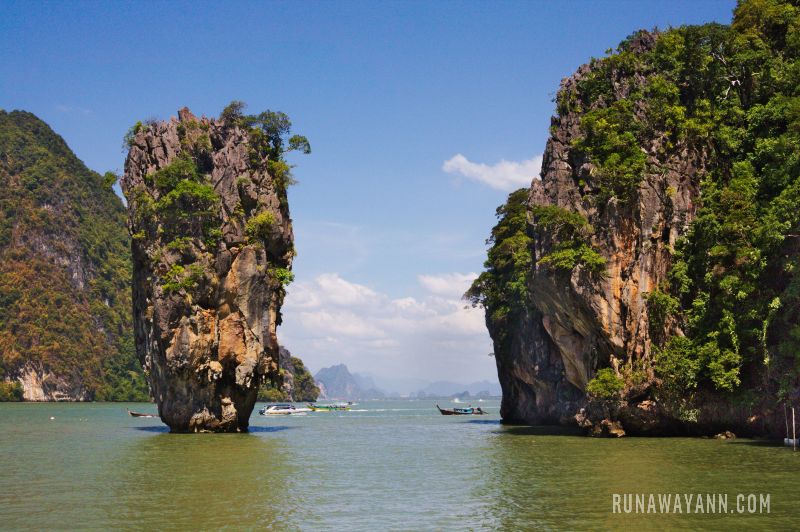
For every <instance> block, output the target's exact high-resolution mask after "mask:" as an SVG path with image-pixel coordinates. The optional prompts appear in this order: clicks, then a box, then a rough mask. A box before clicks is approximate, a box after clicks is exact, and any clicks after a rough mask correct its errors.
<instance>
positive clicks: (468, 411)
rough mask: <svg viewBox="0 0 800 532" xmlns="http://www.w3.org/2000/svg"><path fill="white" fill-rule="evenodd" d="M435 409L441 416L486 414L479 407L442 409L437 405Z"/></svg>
mask: <svg viewBox="0 0 800 532" xmlns="http://www.w3.org/2000/svg"><path fill="white" fill-rule="evenodd" d="M436 408H438V409H439V412H441V414H442V415H443V416H482V415H484V414H488V412H485V411H484V410H483V409H482V408H481V407H478V408H472V407H471V406H470V407H467V408H442V407H440V406H439V405H436Z"/></svg>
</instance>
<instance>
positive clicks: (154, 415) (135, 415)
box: [128, 409, 158, 417]
mask: <svg viewBox="0 0 800 532" xmlns="http://www.w3.org/2000/svg"><path fill="white" fill-rule="evenodd" d="M128 413H129V414H130V415H131V417H158V415H157V414H143V413H141V412H132V411H131V410H130V409H128Z"/></svg>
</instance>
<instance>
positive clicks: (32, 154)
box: [0, 111, 148, 400]
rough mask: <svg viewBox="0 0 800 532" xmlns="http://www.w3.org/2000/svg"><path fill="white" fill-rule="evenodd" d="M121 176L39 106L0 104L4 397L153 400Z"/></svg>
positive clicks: (0, 326) (0, 295) (1, 370)
mask: <svg viewBox="0 0 800 532" xmlns="http://www.w3.org/2000/svg"><path fill="white" fill-rule="evenodd" d="M115 179H116V177H115V176H114V175H113V174H110V173H108V174H106V175H105V176H101V175H99V174H97V173H96V172H93V171H91V170H89V169H88V168H86V166H85V165H84V164H83V163H82V162H81V161H80V160H79V159H78V158H77V157H76V156H75V155H74V154H73V153H72V151H71V150H70V149H69V147H68V146H67V145H66V143H65V142H64V140H63V139H62V138H61V137H60V136H58V135H57V134H56V133H54V132H53V131H52V130H51V129H50V127H49V126H48V125H47V124H45V123H44V122H42V121H41V120H40V119H38V118H37V117H36V116H34V115H33V114H31V113H27V112H22V111H13V112H5V111H0V378H3V379H5V380H4V381H3V382H2V389H0V392H2V394H0V395H3V396H5V397H6V398H18V397H19V396H20V395H21V392H23V391H24V395H25V399H28V400H92V399H95V400H147V399H148V391H147V386H146V384H145V381H144V376H143V373H142V370H141V368H140V366H139V363H138V361H137V360H136V356H135V350H134V346H133V331H132V325H131V289H130V282H131V261H130V250H129V237H128V234H127V230H126V226H125V221H126V215H125V208H124V206H123V204H122V201H121V200H120V198H119V197H118V196H117V195H116V194H115V193H114V192H113V190H112V185H113V184H114V182H115Z"/></svg>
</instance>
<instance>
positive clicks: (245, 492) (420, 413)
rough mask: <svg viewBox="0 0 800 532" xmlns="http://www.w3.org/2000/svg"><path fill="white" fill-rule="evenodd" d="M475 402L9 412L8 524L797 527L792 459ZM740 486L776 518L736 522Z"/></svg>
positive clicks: (797, 465)
mask: <svg viewBox="0 0 800 532" xmlns="http://www.w3.org/2000/svg"><path fill="white" fill-rule="evenodd" d="M480 404H481V406H482V407H484V408H486V409H487V410H489V411H490V412H491V413H492V414H491V415H489V416H448V417H445V416H441V415H439V413H438V412H437V411H436V409H435V407H434V405H433V403H432V402H431V401H381V402H372V401H370V402H365V403H362V404H361V405H358V406H356V407H354V410H353V411H350V412H332V413H328V412H325V413H313V414H310V415H308V416H302V417H301V416H297V417H294V416H293V417H283V416H281V417H275V418H272V417H271V418H264V417H261V416H258V415H257V414H256V413H254V415H253V417H252V419H251V427H252V431H251V432H250V433H249V434H196V435H195V434H192V435H179V434H169V433H167V432H166V430H165V428H164V427H163V425H162V424H161V423H160V421H159V420H158V419H136V418H131V417H130V416H128V415H127V413H126V408H131V409H134V410H141V411H151V412H154V411H155V407H154V406H153V405H149V404H135V405H133V404H109V403H106V404H0V528H2V529H83V528H90V529H103V530H106V529H147V530H150V529H181V530H190V529H191V530H196V529H220V528H222V529H230V530H241V529H245V530H252V529H273V530H346V531H354V530H368V531H373V530H529V529H530V530H532V529H554V530H555V529H559V530H561V529H567V530H583V529H653V530H655V529H660V530H663V529H701V528H709V529H719V530H722V529H744V528H748V529H760V530H763V529H774V530H798V529H800V500H799V499H800V498H799V497H798V487H799V486H798V484H799V483H800V452H797V453H793V452H792V451H791V449H787V448H785V447H781V446H776V445H771V444H765V443H763V442H757V441H752V440H743V439H737V440H734V441H719V440H713V439H688V438H650V439H645V438H623V439H620V440H606V439H591V438H585V437H582V436H577V435H570V434H553V433H552V431H547V430H543V429H536V428H522V427H506V426H503V425H501V424H500V423H499V417H498V416H497V411H498V406H499V405H498V403H497V402H496V401H488V402H485V403H480ZM51 417H52V418H54V419H50V418H51ZM614 493H617V494H620V495H622V494H628V493H638V494H651V493H652V494H667V493H680V494H687V495H688V494H696V493H702V494H704V496H705V494H709V493H714V494H717V493H719V494H727V498H728V513H725V514H719V513H716V514H699V513H691V514H689V513H686V512H687V505H686V504H683V505H682V507H683V508H682V509H683V511H684V513H683V514H671V513H670V514H647V513H644V514H642V513H639V514H636V513H630V514H626V513H624V507H623V506H622V505H621V506H620V508H621V509H622V510H623V513H614V512H613V494H614ZM740 493H741V494H744V495H749V494H751V493H752V494H756V496H758V494H765V495H766V494H769V497H770V508H769V509H770V513H769V514H766V513H755V514H749V513H747V506H746V502H745V504H744V505H743V509H744V510H745V513H742V514H739V513H737V499H736V497H737V494H740ZM672 509H673V510H674V508H672ZM692 510H693V511H695V510H696V507H693V508H692Z"/></svg>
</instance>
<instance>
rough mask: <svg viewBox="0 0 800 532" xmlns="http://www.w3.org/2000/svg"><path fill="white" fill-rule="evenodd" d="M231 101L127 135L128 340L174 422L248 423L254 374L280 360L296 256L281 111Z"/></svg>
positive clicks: (238, 427)
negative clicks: (216, 112)
mask: <svg viewBox="0 0 800 532" xmlns="http://www.w3.org/2000/svg"><path fill="white" fill-rule="evenodd" d="M239 109H240V108H239ZM239 109H236V110H235V111H234V112H231V113H228V115H227V116H225V113H223V117H221V118H220V119H217V120H214V119H208V118H205V117H203V118H200V119H198V118H196V117H195V116H194V115H192V113H191V112H190V111H189V110H188V109H186V108H184V109H181V110H180V111H179V113H178V115H179V118H178V119H177V120H176V119H175V118H172V119H170V120H169V121H166V122H158V123H150V124H149V125H146V124H141V123H138V124H137V125H136V126H134V128H132V129H131V131H130V133H129V134H128V137H127V142H128V144H129V146H130V151H129V153H128V158H127V160H126V162H125V175H124V177H123V178H122V180H121V184H122V187H123V191H124V193H125V196H126V197H127V199H128V209H129V220H128V224H129V228H130V232H131V235H132V237H133V238H132V251H133V262H134V276H133V306H134V325H135V335H136V349H137V354H138V357H139V359H140V361H141V363H142V365H143V366H144V368H145V372H146V374H147V376H148V379H149V382H150V386H151V389H152V392H153V396H154V397H155V400H156V402H157V403H158V410H159V414H160V416H161V419H162V420H163V421H164V423H166V424H167V425H168V426H169V427H170V429H171V430H172V431H173V432H199V431H213V432H239V431H246V430H247V427H248V420H249V417H250V414H251V412H252V410H253V406H254V404H255V401H256V394H257V390H258V387H259V385H260V383H261V382H262V381H263V379H264V378H265V377H268V376H270V375H274V374H275V373H276V372H277V371H278V362H279V358H278V357H279V351H278V340H277V336H276V326H277V325H278V324H280V321H281V315H280V308H281V304H282V303H283V298H284V294H285V290H284V285H285V284H286V283H287V282H288V281H289V280H290V279H291V273H290V271H289V269H290V268H291V262H292V257H293V256H294V247H293V235H292V224H291V219H290V218H289V209H288V204H287V201H286V184H287V182H288V180H289V179H290V177H289V175H288V166H287V165H286V164H285V163H284V162H283V161H282V158H281V154H282V153H283V151H284V150H283V149H282V135H283V134H284V133H288V127H289V126H288V119H286V122H285V123H282V124H280V126H281V127H280V128H279V129H277V130H275V129H274V128H273V129H271V130H270V129H269V128H268V127H267V125H266V124H265V123H263V121H262V122H255V123H256V126H257V127H254V126H253V124H254V122H253V120H257V118H256V117H242V116H241V114H240V113H239V112H238V111H239ZM269 115H270V116H272V117H274V116H279V117H282V118H286V117H285V115H282V114H281V113H269ZM263 116H264V115H260V117H261V118H262V119H263ZM270 134H272V135H271V136H270Z"/></svg>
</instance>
